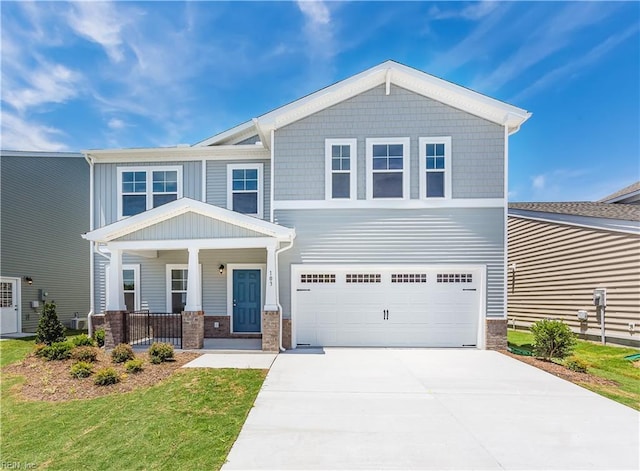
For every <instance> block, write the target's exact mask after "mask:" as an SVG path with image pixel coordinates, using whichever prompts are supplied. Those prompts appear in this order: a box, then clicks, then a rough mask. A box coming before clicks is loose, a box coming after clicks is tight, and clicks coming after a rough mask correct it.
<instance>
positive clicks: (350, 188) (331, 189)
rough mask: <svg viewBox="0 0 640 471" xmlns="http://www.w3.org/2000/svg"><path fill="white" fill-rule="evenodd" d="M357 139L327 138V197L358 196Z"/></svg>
mask: <svg viewBox="0 0 640 471" xmlns="http://www.w3.org/2000/svg"><path fill="white" fill-rule="evenodd" d="M356 149H357V140H356V139H325V169H326V171H325V182H326V184H325V195H326V199H334V200H340V199H355V198H356V162H357V151H356Z"/></svg>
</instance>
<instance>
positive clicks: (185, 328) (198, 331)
mask: <svg viewBox="0 0 640 471" xmlns="http://www.w3.org/2000/svg"><path fill="white" fill-rule="evenodd" d="M203 346H204V311H184V312H183V313H182V348H183V349H194V348H202V347H203Z"/></svg>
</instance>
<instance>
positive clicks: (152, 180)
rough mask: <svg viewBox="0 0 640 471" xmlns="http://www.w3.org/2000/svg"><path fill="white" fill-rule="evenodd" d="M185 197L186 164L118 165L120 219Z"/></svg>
mask: <svg viewBox="0 0 640 471" xmlns="http://www.w3.org/2000/svg"><path fill="white" fill-rule="evenodd" d="M181 197H182V167H179V166H172V167H120V168H118V219H121V218H123V217H127V216H133V215H135V214H139V213H142V212H144V211H146V210H148V209H152V208H157V207H158V206H162V205H163V204H165V203H169V202H170V201H174V200H177V199H178V198H181Z"/></svg>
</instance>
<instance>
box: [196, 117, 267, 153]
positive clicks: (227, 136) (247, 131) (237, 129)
mask: <svg viewBox="0 0 640 471" xmlns="http://www.w3.org/2000/svg"><path fill="white" fill-rule="evenodd" d="M254 134H258V132H257V130H256V126H255V124H254V122H253V120H249V121H245V122H244V123H241V124H238V125H237V126H234V127H232V128H231V129H227V130H226V131H223V132H221V133H218V134H216V135H214V136H211V137H208V138H207V139H204V140H202V141H200V142H196V143H195V144H194V145H193V147H206V146H210V145H211V144H216V143H218V142H222V141H225V140H227V141H230V140H233V138H236V139H237V138H238V137H240V136H241V137H245V135H246V137H245V139H246V138H247V137H251V136H253V135H254ZM239 140H242V139H239Z"/></svg>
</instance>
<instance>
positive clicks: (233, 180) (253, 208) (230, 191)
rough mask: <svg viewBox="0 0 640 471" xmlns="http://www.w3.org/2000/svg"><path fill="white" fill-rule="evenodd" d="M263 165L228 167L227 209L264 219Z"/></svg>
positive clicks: (233, 165) (231, 165)
mask: <svg viewBox="0 0 640 471" xmlns="http://www.w3.org/2000/svg"><path fill="white" fill-rule="evenodd" d="M262 169H263V165H262V164H229V165H227V209H231V210H232V211H237V212H239V213H243V214H247V215H249V216H255V217H258V218H262V207H263V204H264V203H263V202H264V198H263V188H262V185H263V183H262V182H263V179H262Z"/></svg>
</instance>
